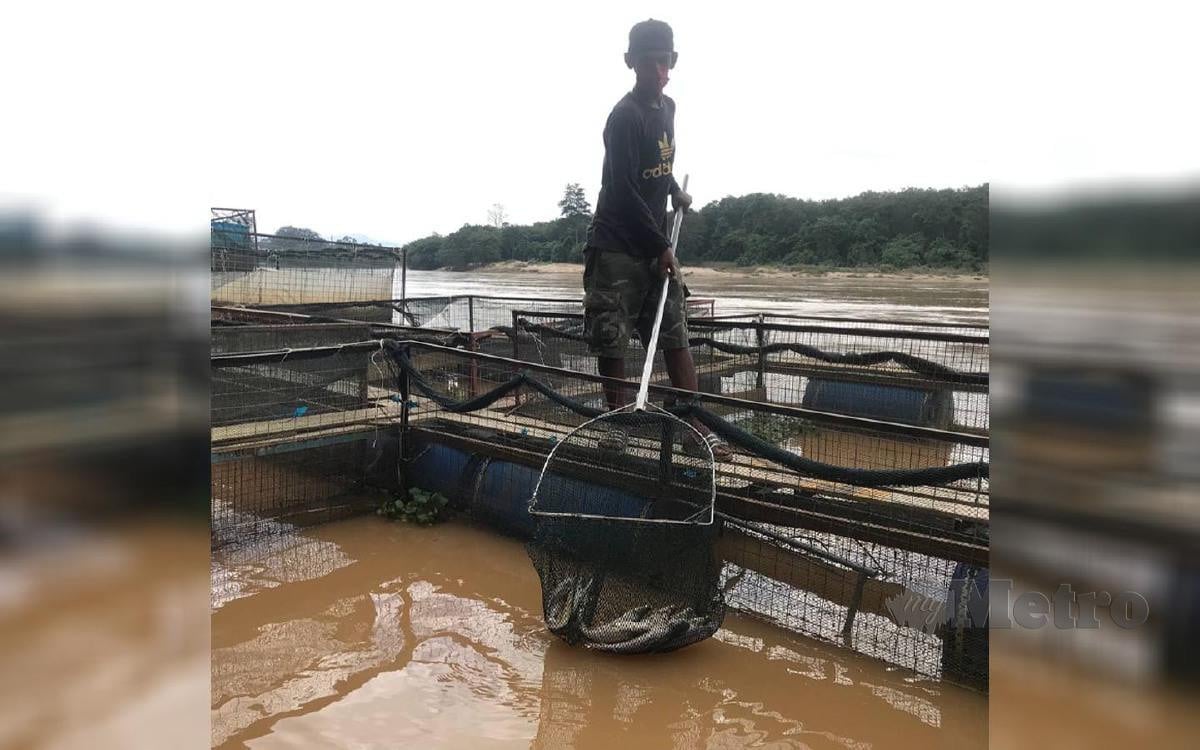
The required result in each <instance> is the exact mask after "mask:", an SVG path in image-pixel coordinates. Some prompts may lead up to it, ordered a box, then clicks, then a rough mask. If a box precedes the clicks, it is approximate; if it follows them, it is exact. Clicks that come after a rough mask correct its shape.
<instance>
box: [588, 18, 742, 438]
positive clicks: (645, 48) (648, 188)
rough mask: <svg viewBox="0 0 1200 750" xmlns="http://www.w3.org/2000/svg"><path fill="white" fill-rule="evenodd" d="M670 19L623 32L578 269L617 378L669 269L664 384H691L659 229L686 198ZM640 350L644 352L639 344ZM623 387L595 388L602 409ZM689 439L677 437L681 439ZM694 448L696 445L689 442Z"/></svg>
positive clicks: (680, 305) (599, 348) (650, 319)
mask: <svg viewBox="0 0 1200 750" xmlns="http://www.w3.org/2000/svg"><path fill="white" fill-rule="evenodd" d="M678 57H679V55H678V53H676V52H675V41H674V35H673V34H672V32H671V27H670V26H668V25H667V24H666V23H664V22H662V21H656V20H654V19H650V20H647V21H642V22H641V23H638V24H635V25H634V27H633V28H632V29H631V30H630V31H629V51H628V52H626V53H625V64H626V65H627V66H628V67H629V68H631V69H632V70H633V71H634V73H635V74H636V76H637V81H636V83H635V84H634V87H633V91H630V92H629V93H628V94H626V95H625V96H623V97H622V98H621V100H620V101H619V102H617V105H616V106H615V107H613V110H612V112H611V113H610V114H609V116H608V122H606V123H605V125H604V171H603V175H602V177H601V182H600V196H599V198H598V199H597V201H596V214H595V216H594V217H593V219H592V224H591V226H590V227H588V243H587V248H586V249H585V250H584V254H585V265H584V272H583V289H584V322H585V326H586V329H587V339H588V348H589V350H590V351H591V352H592V353H593V354H595V355H596V356H597V358H598V364H599V370H600V374H601V375H606V376H608V377H612V378H621V379H624V377H625V347H626V345H627V344H628V342H629V336H630V333H631V331H632V330H633V329H634V328H635V327H636V329H637V331H638V335H639V336H640V338H641V341H642V345H643V346H645V345H646V342H648V341H649V340H650V331H651V329H652V328H653V326H654V317H655V312H656V310H657V309H658V295H659V293H660V289H661V284H662V277H663V276H664V275H668V274H669V275H672V276H674V283H672V284H670V285H669V286H668V289H669V291H668V292H667V302H666V306H665V308H664V310H663V321H662V329H661V332H660V334H659V348H661V349H662V351H663V357H664V359H665V360H666V363H667V374H668V375H669V376H670V378H671V385H673V386H675V387H676V388H682V389H685V390H689V391H696V390H698V381H697V377H696V365H695V363H694V362H693V360H692V352H691V349H689V348H688V330H687V313H686V309H685V306H684V299H685V297H686V296H687V288H686V286H685V285H684V283H683V278H682V277H681V275H680V272H679V263H678V261H677V260H676V259H675V248H674V247H672V246H671V241H670V240H669V239H668V238H667V235H666V234H665V232H664V231H663V226H664V224H665V220H666V212H667V198H668V196H669V197H670V198H671V204H672V207H673V208H674V209H675V210H676V211H687V210H688V208H689V207H690V206H691V204H692V197H691V196H690V195H688V194H687V193H686V192H685V191H684V190H683V188H681V187H680V186H679V183H678V182H676V181H675V176H674V174H673V173H672V172H673V166H674V163H675V101H674V100H673V99H671V98H670V97H668V96H665V95H664V94H663V88H664V87H665V86H666V85H667V81H668V80H669V77H670V71H671V69H672V68H674V67H675V62H676V60H678ZM646 356H654V352H647V353H646ZM625 391H626V389H624V388H621V387H620V386H608V385H606V386H605V388H604V396H605V400H606V401H607V402H608V408H609V409H616V408H618V407H620V406H622V405H623V404H624V401H625V399H624V398H623V397H624V396H625V395H626V393H625ZM693 425H694V426H695V427H696V429H697V430H698V431H699V433H700V434H701V435H703V436H704V439H705V440H706V441H707V442H708V444H709V445H710V446H711V447H712V451H713V456H714V457H715V458H718V459H720V458H727V457H728V456H729V455H730V451H729V446H727V445H726V444H725V442H724V441H722V440H721V439H720V438H719V437H718V436H717V435H715V434H713V433H712V432H711V431H710V430H709V429H708V428H707V427H705V426H704V425H702V424H700V423H698V422H695V421H694V420H693ZM627 441H628V437H627V436H625V435H621V434H619V432H618V431H613V432H611V433H610V434H609V435H607V436H606V438H605V440H604V441H602V443H601V447H602V448H603V449H604V450H606V451H611V452H622V451H624V449H625V444H626V443H627ZM687 447H689V446H685V448H687ZM690 448H691V449H692V450H697V449H699V450H703V447H702V446H690Z"/></svg>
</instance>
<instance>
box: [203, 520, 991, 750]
mask: <svg viewBox="0 0 1200 750" xmlns="http://www.w3.org/2000/svg"><path fill="white" fill-rule="evenodd" d="M281 556H282V557H283V558H285V559H283V560H282V561H281V559H280V558H281ZM321 558H328V560H327V561H326V562H324V563H322V562H320V559H321ZM310 563H311V565H310ZM300 569H307V570H308V571H310V573H309V574H302V571H301V570H300ZM214 575H215V576H216V577H217V578H218V579H219V580H221V581H236V582H237V588H236V596H234V597H227V598H224V599H223V601H221V602H220V606H218V607H217V608H216V609H215V610H214V612H213V616H212V675H213V677H212V719H213V724H212V730H213V742H214V745H216V746H220V747H243V746H245V747H251V748H275V747H318V746H320V747H444V748H461V747H469V748H471V749H472V750H477V749H480V748H491V747H505V748H507V747H519V748H525V747H536V748H571V747H575V748H592V747H597V748H598V747H605V748H608V747H621V746H624V747H628V748H641V747H652V748H660V747H661V748H697V747H733V748H740V747H840V748H846V747H850V748H866V747H922V748H928V747H955V748H965V747H977V746H982V745H983V744H984V743H985V742H986V737H987V729H986V719H987V703H986V698H985V697H984V696H981V695H978V694H975V693H972V692H969V691H964V690H962V689H959V688H956V687H953V686H950V685H946V684H942V683H938V682H934V681H927V680H922V679H918V678H913V677H911V676H909V675H908V673H905V672H902V671H899V670H893V669H890V668H887V667H885V666H884V665H882V664H879V663H877V662H873V661H868V660H866V659H863V658H861V657H858V656H856V655H855V654H853V653H851V652H848V651H842V650H838V649H834V648H831V647H828V646H825V645H823V644H817V643H815V642H811V641H807V640H804V639H800V638H796V637H793V636H790V635H789V634H787V633H786V632H784V631H781V630H778V629H774V628H771V627H769V626H767V625H765V624H762V623H758V622H755V621H750V620H746V619H744V618H741V617H739V616H737V615H730V616H728V617H727V618H726V621H725V627H724V628H723V629H722V630H721V631H719V633H718V634H717V636H716V637H715V638H713V639H711V640H709V641H706V642H704V643H701V644H697V645H695V646H692V647H689V648H686V649H683V650H681V651H678V652H675V653H671V654H659V655H647V656H614V655H605V654H596V653H593V652H588V651H584V650H581V649H577V648H572V647H569V646H566V645H565V644H563V643H562V642H560V641H558V640H557V639H555V638H553V637H552V636H550V635H549V634H548V633H547V632H546V630H545V627H544V625H543V624H542V621H541V612H540V589H539V586H538V581H537V576H536V574H535V573H534V571H533V568H532V566H530V564H529V562H528V560H527V558H526V556H525V553H524V550H523V549H522V548H521V546H520V544H519V543H517V542H515V541H512V540H509V539H506V538H503V537H499V536H496V535H494V534H492V533H490V532H488V531H485V530H480V529H475V528H472V527H468V526H464V525H460V524H447V525H443V526H438V527H435V528H432V529H422V528H416V527H411V526H407V525H404V524H398V523H390V522H387V521H383V520H381V519H378V518H375V517H366V518H358V519H353V520H350V521H344V522H339V523H334V524H328V525H325V526H321V527H316V528H313V529H309V530H306V531H305V532H304V533H303V534H302V535H300V536H296V537H293V539H292V543H290V544H287V545H279V544H272V545H271V546H269V547H265V548H262V549H261V550H260V551H257V552H256V551H255V550H254V549H252V548H242V549H240V550H237V551H236V552H230V551H227V550H219V551H217V552H215V553H214Z"/></svg>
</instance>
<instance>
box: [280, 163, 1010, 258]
mask: <svg viewBox="0 0 1200 750" xmlns="http://www.w3.org/2000/svg"><path fill="white" fill-rule="evenodd" d="M988 187H989V186H988V185H987V184H983V185H979V186H975V187H963V188H947V189H920V188H909V189H906V190H901V191H896V192H867V193H862V194H861V195H856V196H854V197H852V198H839V199H831V200H820V201H814V200H804V199H800V198H790V197H787V196H783V195H771V194H765V193H754V194H751V195H743V196H740V197H736V198H734V197H728V198H722V199H721V200H719V201H714V202H712V203H709V204H708V205H706V206H704V207H703V208H701V209H699V210H696V211H692V212H691V213H690V214H689V216H688V218H687V220H686V221H684V222H683V230H682V236H681V238H680V248H681V254H682V255H683V257H684V258H685V260H686V262H687V263H689V264H702V263H731V264H737V265H742V266H758V265H766V266H806V267H825V268H864V269H872V268H882V269H912V268H931V269H955V270H963V271H979V270H983V269H985V268H986V267H987V263H988ZM558 209H559V217H558V218H557V219H553V220H550V221H541V222H537V223H534V224H526V225H516V224H509V223H508V222H507V221H504V213H503V207H502V206H499V205H496V206H493V207H492V210H490V211H489V221H490V223H489V224H488V225H477V224H467V225H464V226H463V227H462V228H461V229H459V230H458V231H456V232H452V233H450V234H447V235H439V234H433V235H430V236H428V237H423V238H421V239H419V240H415V241H413V242H410V243H408V244H407V245H406V246H405V249H406V250H407V252H408V263H409V265H410V266H411V267H412V268H418V269H434V268H449V269H464V268H469V267H471V266H475V265H481V264H485V263H494V262H497V261H506V260H519V261H534V262H548V261H559V262H579V261H581V260H582V251H583V247H584V244H585V242H586V237H587V227H588V223H589V222H590V221H591V206H590V205H588V202H587V199H586V197H585V196H584V191H583V188H582V187H580V186H579V185H578V184H571V185H568V186H567V187H566V189H565V190H564V192H563V198H562V200H561V201H559V204H558ZM288 229H290V230H292V231H296V230H295V229H294V228H290V227H289V228H288ZM281 231H283V230H281Z"/></svg>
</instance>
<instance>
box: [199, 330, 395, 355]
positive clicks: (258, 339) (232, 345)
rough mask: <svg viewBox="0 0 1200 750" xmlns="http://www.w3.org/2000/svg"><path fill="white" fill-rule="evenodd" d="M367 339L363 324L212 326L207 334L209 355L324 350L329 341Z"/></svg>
mask: <svg viewBox="0 0 1200 750" xmlns="http://www.w3.org/2000/svg"><path fill="white" fill-rule="evenodd" d="M370 338H371V327H370V326H369V325H367V324H365V323H308V324H292V325H236V326H222V325H214V326H212V328H211V331H210V342H211V343H210V346H211V349H212V353H213V354H233V353H236V352H267V351H279V350H283V349H305V348H309V347H314V346H324V345H327V344H329V343H330V342H331V341H336V342H354V341H367V340H368V339H370Z"/></svg>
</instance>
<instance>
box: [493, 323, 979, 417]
mask: <svg viewBox="0 0 1200 750" xmlns="http://www.w3.org/2000/svg"><path fill="white" fill-rule="evenodd" d="M513 317H514V324H513V329H514V330H515V332H516V334H515V340H514V354H513V356H514V357H515V358H517V359H523V360H525V361H529V362H534V363H537V364H548V365H554V366H558V367H565V368H567V369H571V370H577V371H580V372H587V373H592V374H595V373H596V372H597V370H596V361H595V357H594V356H592V355H590V354H589V353H588V345H587V337H586V332H585V330H584V321H583V316H582V315H579V314H564V313H552V314H547V313H538V312H533V311H526V310H516V311H514V312H513ZM688 329H689V340H690V342H691V350H692V359H693V361H694V362H695V363H696V369H697V376H698V379H699V384H700V390H701V391H704V392H706V393H715V394H720V393H723V394H726V395H732V396H737V397H739V398H744V399H748V400H753V401H764V402H768V403H777V404H797V405H804V406H807V407H809V408H812V409H815V410H820V411H832V412H836V413H842V414H851V415H855V416H864V417H871V418H875V419H884V420H889V421H898V422H904V423H908V424H918V425H925V426H933V427H939V428H949V429H954V430H962V431H967V432H975V433H980V434H986V433H987V431H988V429H989V419H988V382H989V373H988V369H989V342H988V338H987V337H986V336H980V335H977V334H969V335H967V334H958V333H948V332H945V331H914V330H909V329H874V328H871V329H868V328H843V327H834V326H832V325H794V324H768V323H759V322H757V321H747V322H741V321H725V320H711V319H704V318H693V319H690V320H689V321H688ZM644 357H645V352H644V350H643V349H642V348H641V346H640V344H639V342H638V341H637V338H636V336H634V337H632V338H631V340H630V341H629V342H628V345H627V348H626V356H625V359H626V363H627V368H628V369H629V371H636V369H637V368H640V367H641V365H642V363H643V362H644ZM654 378H655V382H659V383H665V382H666V381H667V377H666V366H665V363H664V362H663V359H662V356H661V354H660V355H658V356H657V357H656V362H655V367H654Z"/></svg>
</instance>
